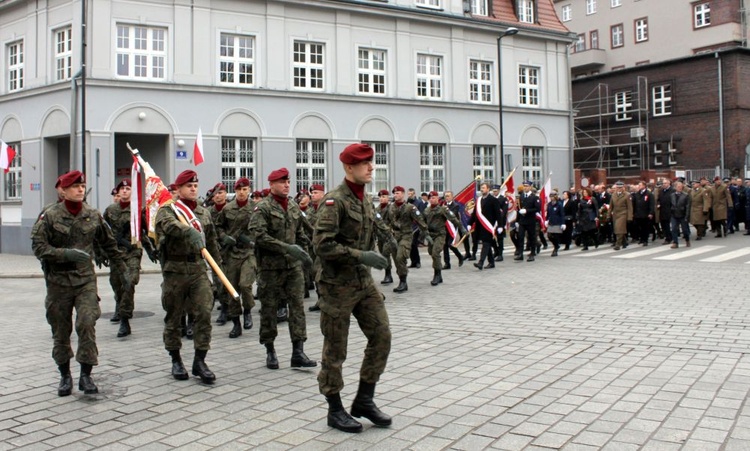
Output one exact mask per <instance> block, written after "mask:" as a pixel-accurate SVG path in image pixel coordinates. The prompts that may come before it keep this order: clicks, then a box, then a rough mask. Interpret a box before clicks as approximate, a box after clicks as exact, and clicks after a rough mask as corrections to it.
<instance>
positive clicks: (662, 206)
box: [654, 179, 674, 244]
mask: <svg viewBox="0 0 750 451" xmlns="http://www.w3.org/2000/svg"><path fill="white" fill-rule="evenodd" d="M672 193H674V189H672V182H670V181H669V179H664V180H662V182H661V188H660V189H659V190H658V191H657V193H656V195H655V196H654V197H655V198H656V212H657V214H658V216H659V225H660V226H661V230H662V233H663V234H664V242H663V243H662V244H670V243H671V242H672V232H671V230H672V229H671V225H670V224H671V220H672Z"/></svg>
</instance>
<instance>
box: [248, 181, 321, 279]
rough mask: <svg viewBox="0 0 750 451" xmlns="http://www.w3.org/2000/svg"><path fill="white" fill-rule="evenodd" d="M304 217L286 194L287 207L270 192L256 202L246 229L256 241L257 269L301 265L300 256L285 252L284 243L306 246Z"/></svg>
mask: <svg viewBox="0 0 750 451" xmlns="http://www.w3.org/2000/svg"><path fill="white" fill-rule="evenodd" d="M306 221H307V220H306V219H305V217H304V216H303V215H302V210H300V209H299V206H298V205H297V203H296V202H294V200H292V198H289V203H288V204H287V210H286V211H284V209H283V208H282V207H281V205H279V203H278V202H277V201H276V200H274V198H273V196H271V195H269V196H268V197H265V198H263V200H261V201H260V202H258V203H257V204H255V209H254V210H253V214H252V216H251V217H250V226H249V230H250V238H251V239H252V240H253V241H254V242H255V255H256V257H257V259H258V269H259V270H261V271H262V270H268V269H273V270H277V269H289V268H297V267H301V265H302V263H301V262H300V261H299V260H297V259H295V258H294V257H292V256H290V255H287V251H286V245H289V244H298V245H299V246H301V247H302V248H303V249H305V248H307V247H308V246H309V244H310V239H309V237H308V236H307V234H306V233H305V227H309V225H307V226H306V225H305V222H306Z"/></svg>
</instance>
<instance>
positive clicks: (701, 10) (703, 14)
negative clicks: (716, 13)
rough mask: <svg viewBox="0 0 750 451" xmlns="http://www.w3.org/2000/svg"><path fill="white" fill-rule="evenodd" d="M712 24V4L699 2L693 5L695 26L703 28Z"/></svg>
mask: <svg viewBox="0 0 750 451" xmlns="http://www.w3.org/2000/svg"><path fill="white" fill-rule="evenodd" d="M709 25H711V4H710V3H708V2H706V3H699V4H697V5H695V6H694V7H693V26H694V27H695V28H703V27H707V26H709Z"/></svg>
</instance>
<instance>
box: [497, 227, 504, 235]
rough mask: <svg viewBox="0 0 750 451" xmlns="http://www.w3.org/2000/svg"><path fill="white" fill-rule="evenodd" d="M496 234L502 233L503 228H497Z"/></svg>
mask: <svg viewBox="0 0 750 451" xmlns="http://www.w3.org/2000/svg"><path fill="white" fill-rule="evenodd" d="M497 233H498V235H499V234H501V233H503V228H502V227H498V228H497Z"/></svg>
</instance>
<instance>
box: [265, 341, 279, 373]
mask: <svg viewBox="0 0 750 451" xmlns="http://www.w3.org/2000/svg"><path fill="white" fill-rule="evenodd" d="M266 368H268V369H269V370H278V369H279V359H278V357H276V349H274V347H273V343H266Z"/></svg>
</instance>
